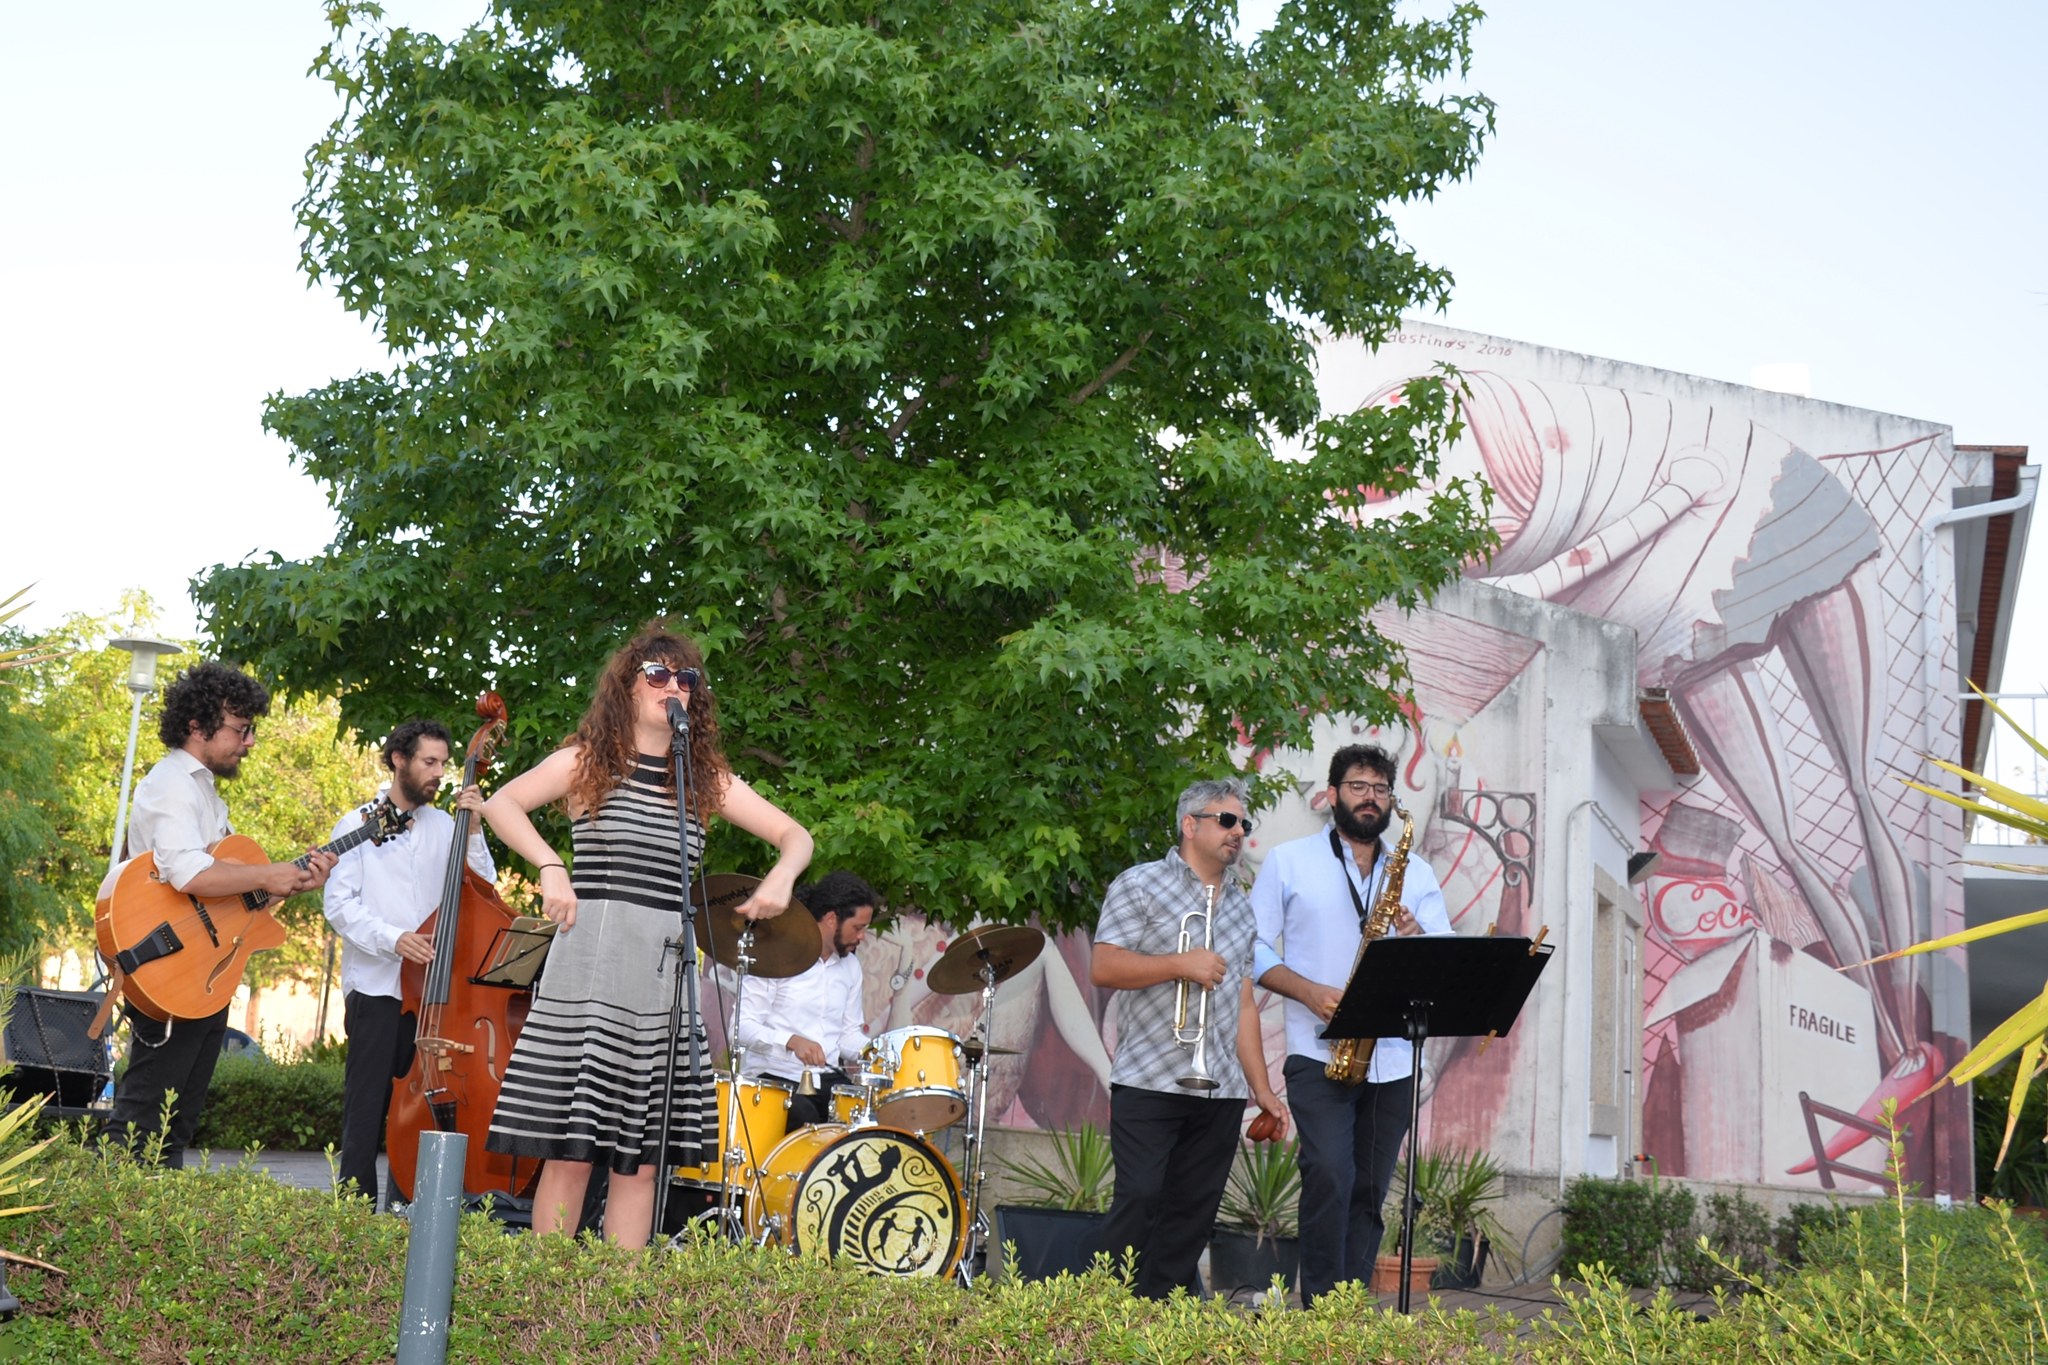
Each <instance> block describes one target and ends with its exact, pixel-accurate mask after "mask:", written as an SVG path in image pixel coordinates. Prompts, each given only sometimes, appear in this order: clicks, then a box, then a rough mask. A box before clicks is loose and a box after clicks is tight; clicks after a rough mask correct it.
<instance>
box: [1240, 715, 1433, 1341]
mask: <svg viewBox="0 0 2048 1365" xmlns="http://www.w3.org/2000/svg"><path fill="white" fill-rule="evenodd" d="M1328 801H1329V807H1330V814H1331V817H1332V827H1331V828H1330V829H1327V830H1324V831H1322V832H1320V833H1317V834H1311V835H1309V836H1307V837H1306V838H1301V839H1293V840H1289V841H1288V842H1287V843H1284V844H1279V845H1276V846H1275V847H1274V848H1272V849H1271V850H1270V851H1268V852H1267V854H1266V857H1265V860H1264V861H1263V862H1262V863H1261V864H1260V865H1259V876H1258V880H1257V881H1256V882H1255V883H1254V884H1253V886H1252V894H1251V900H1252V907H1253V912H1254V914H1255V916H1256V918H1257V921H1258V943H1257V948H1256V950H1255V952H1256V958H1257V967H1256V971H1257V980H1258V982H1259V984H1260V985H1262V986H1264V987H1265V988H1266V989H1267V990H1269V991H1272V992H1273V993H1275V994H1276V995H1279V996H1282V997H1284V998H1285V1000H1286V1005H1285V1008H1284V1011H1283V1012H1284V1015H1285V1018H1286V1021H1287V1061H1286V1062H1285V1064H1284V1065H1283V1067H1282V1073H1283V1074H1284V1076H1285V1077H1286V1081H1287V1106H1288V1108H1289V1109H1291V1110H1292V1111H1293V1112H1294V1123H1295V1127H1296V1129H1297V1130H1298V1131H1299V1132H1300V1134H1301V1301H1302V1306H1303V1307H1307V1306H1308V1305H1309V1304H1311V1303H1313V1302H1315V1300H1316V1297H1317V1296H1318V1295H1320V1294H1324V1293H1327V1292H1328V1291H1329V1290H1330V1289H1331V1287H1332V1286H1334V1285H1335V1284H1336V1283H1337V1282H1338V1281H1340V1280H1364V1281H1367V1282H1370V1281H1371V1279H1372V1263H1373V1259H1374V1257H1376V1256H1377V1255H1378V1254H1379V1249H1380V1239H1381V1237H1382V1235H1383V1234H1384V1232H1385V1231H1386V1228H1385V1223H1384V1220H1383V1218H1382V1216H1381V1207H1382V1206H1383V1205H1384V1204H1385V1203H1386V1199H1387V1186H1388V1182H1389V1181H1391V1180H1392V1179H1393V1174H1394V1163H1395V1160H1396V1158H1397V1157H1398V1156H1399V1154H1400V1151H1401V1140H1402V1138H1404V1137H1405V1136H1406V1135H1407V1132H1408V1101H1409V1096H1410V1093H1411V1091H1412V1088H1413V1087H1414V1085H1415V1083H1416V1075H1415V1059H1414V1048H1413V1047H1412V1046H1411V1045H1410V1044H1409V1043H1408V1041H1407V1040H1406V1039H1404V1038H1382V1039H1379V1040H1378V1041H1377V1043H1376V1044H1375V1046H1374V1048H1373V1052H1372V1064H1371V1067H1370V1069H1369V1070H1368V1071H1367V1072H1366V1075H1365V1078H1364V1081H1363V1083H1361V1084H1353V1083H1350V1082H1348V1081H1343V1080H1334V1079H1332V1078H1331V1077H1330V1076H1329V1075H1328V1074H1327V1073H1326V1070H1325V1068H1326V1066H1327V1065H1328V1063H1329V1061H1330V1046H1329V1044H1328V1043H1325V1042H1324V1041H1323V1040H1322V1039H1321V1038H1319V1037H1318V1036H1317V1035H1318V1034H1319V1033H1321V1032H1322V1030H1323V1026H1324V1025H1325V1024H1327V1023H1329V1021H1330V1016H1331V1015H1332V1014H1334V1013H1335V1012H1336V1009H1337V1002H1338V1001H1339V1000H1340V999H1342V998H1343V995H1344V985H1345V983H1346V982H1347V981H1349V980H1350V978H1351V971H1352V967H1353V964H1354V963H1355V962H1356V961H1357V958H1358V948H1359V942H1360V939H1361V937H1362V936H1363V932H1364V928H1365V924H1366V921H1367V919H1368V918H1369V917H1370V914H1371V911H1372V909H1373V906H1374V905H1375V904H1376V903H1377V902H1378V900H1379V898H1380V896H1381V893H1382V890H1383V888H1385V887H1386V886H1387V885H1388V879H1389V877H1390V874H1391V872H1392V869H1391V868H1390V866H1389V864H1390V863H1391V862H1392V861H1393V858H1394V856H1395V854H1397V853H1398V852H1400V850H1399V849H1398V848H1397V849H1389V848H1387V847H1386V845H1385V844H1384V842H1383V839H1384V836H1385V835H1386V832H1387V826H1388V824H1389V822H1390V821H1391V820H1392V819H1393V814H1394V760H1393V759H1392V758H1391V757H1389V756H1388V754H1387V752H1386V750H1384V749H1382V748H1380V747H1379V746H1378V745H1376V744H1352V745H1347V746H1346V747H1344V748H1342V749H1339V750H1338V751H1337V752H1336V754H1335V755H1334V756H1332V758H1331V759H1330V786H1329V791H1328ZM1399 885H1400V888H1401V890H1400V897H1399V901H1400V907H1401V909H1400V913H1399V915H1398V916H1397V917H1396V918H1395V919H1394V921H1393V925H1392V927H1391V928H1390V929H1389V932H1390V933H1408V934H1413V933H1429V934H1448V933H1450V932H1451V922H1450V917H1449V915H1448V914H1446V912H1445V910H1444V893H1443V889H1442V887H1441V886H1440V885H1439V884H1438V882H1437V878H1436V874H1435V872H1433V871H1432V870H1431V869H1430V867H1429V865H1428V864H1427V863H1425V862H1424V861H1423V860H1422V859H1420V858H1413V857H1411V858H1409V860H1408V861H1407V863H1406V865H1405V867H1404V868H1403V870H1402V872H1401V874H1400V879H1399Z"/></svg>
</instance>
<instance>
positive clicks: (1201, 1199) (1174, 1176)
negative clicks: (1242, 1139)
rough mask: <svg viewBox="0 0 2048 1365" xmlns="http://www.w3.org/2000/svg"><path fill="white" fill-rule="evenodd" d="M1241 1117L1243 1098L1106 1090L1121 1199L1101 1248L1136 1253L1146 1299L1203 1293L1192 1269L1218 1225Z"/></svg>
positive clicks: (1117, 1200) (1136, 1288)
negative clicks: (1182, 1289) (1183, 1289)
mask: <svg viewBox="0 0 2048 1365" xmlns="http://www.w3.org/2000/svg"><path fill="white" fill-rule="evenodd" d="M1243 1118H1244V1101H1243V1100H1241V1099H1229V1100H1212V1099H1203V1098H1201V1097H1200V1096H1198V1095H1169V1094H1166V1093H1165V1092H1163V1091H1159V1090H1141V1089H1139V1088H1138V1087H1136V1086H1129V1085H1113V1086H1111V1087H1110V1088H1109V1145H1110V1152H1111V1154H1112V1155H1113V1156H1114V1157H1115V1158H1116V1198H1115V1200H1114V1201H1113V1202H1112V1203H1111V1204H1110V1206H1109V1217H1108V1219H1107V1220H1106V1221H1105V1222H1104V1223H1103V1225H1102V1245H1103V1246H1104V1247H1105V1248H1107V1249H1108V1251H1109V1254H1110V1255H1111V1256H1112V1257H1116V1258H1119V1259H1120V1258H1121V1257H1122V1255H1123V1250H1124V1248H1125V1247H1130V1248H1132V1249H1133V1250H1134V1251H1136V1252H1137V1278H1136V1280H1135V1281H1134V1282H1133V1284H1132V1286H1131V1287H1132V1289H1133V1290H1134V1291H1135V1292H1137V1293H1139V1294H1141V1295H1143V1296H1144V1297H1146V1298H1148V1299H1163V1298H1165V1297H1166V1296H1167V1295H1168V1294H1170V1293H1172V1292H1173V1290H1174V1287H1175V1286H1176V1285H1180V1286H1184V1287H1186V1289H1187V1290H1188V1292H1189V1293H1191V1294H1196V1295H1199V1294H1200V1293H1201V1292H1202V1282H1201V1280H1200V1279H1199V1278H1198V1277H1197V1276H1196V1274H1195V1267H1196V1265H1197V1263H1198V1262H1200V1260H1201V1259H1202V1248H1203V1247H1205V1246H1207V1245H1209V1233H1210V1231H1211V1229H1213V1228H1214V1227H1215V1226H1216V1209H1217V1206H1218V1205H1220V1204H1221V1203H1222V1202H1223V1187H1224V1184H1225V1183H1226V1182H1227V1181H1228V1180H1229V1179H1230V1161H1231V1158H1232V1157H1234V1156H1235V1155H1236V1154H1237V1135H1238V1125H1239V1124H1240V1122H1241V1121H1242V1120H1243Z"/></svg>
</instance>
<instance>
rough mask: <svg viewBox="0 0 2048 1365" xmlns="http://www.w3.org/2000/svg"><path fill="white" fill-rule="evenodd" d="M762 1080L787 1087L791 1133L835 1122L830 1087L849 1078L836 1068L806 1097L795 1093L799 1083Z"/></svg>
mask: <svg viewBox="0 0 2048 1365" xmlns="http://www.w3.org/2000/svg"><path fill="white" fill-rule="evenodd" d="M762 1079H764V1080H770V1081H780V1082H782V1083H783V1084H784V1085H786V1086H788V1087H789V1131H790V1132H792V1133H794V1132H795V1131H796V1130H797V1129H799V1128H808V1127H809V1126H810V1125H812V1124H814V1123H835V1122H837V1120H836V1119H835V1118H834V1117H833V1114H832V1087H833V1086H835V1085H846V1084H849V1083H850V1078H849V1077H848V1076H847V1074H846V1073H845V1072H844V1071H841V1070H839V1069H838V1068H836V1067H835V1068H833V1069H832V1070H830V1071H827V1072H824V1073H822V1074H821V1075H819V1077H818V1088H817V1089H816V1090H815V1091H813V1092H812V1093H810V1094H808V1095H803V1094H799V1093H798V1092H797V1086H798V1084H799V1082H797V1081H793V1080H791V1079H790V1078H789V1077H787V1076H768V1075H765V1074H764V1075H763V1077H762ZM724 1140H725V1139H724V1137H723V1136H722V1135H721V1136H720V1138H719V1141H721V1142H723V1141H724ZM760 1155H762V1156H766V1155H767V1153H766V1152H763V1153H761V1154H760Z"/></svg>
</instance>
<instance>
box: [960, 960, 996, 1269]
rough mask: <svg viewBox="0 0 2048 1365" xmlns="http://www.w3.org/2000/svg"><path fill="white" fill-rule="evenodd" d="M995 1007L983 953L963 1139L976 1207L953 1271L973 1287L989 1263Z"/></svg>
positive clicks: (970, 1198)
mask: <svg viewBox="0 0 2048 1365" xmlns="http://www.w3.org/2000/svg"><path fill="white" fill-rule="evenodd" d="M995 1009H996V969H995V966H994V965H993V964H992V963H991V962H990V961H989V960H988V954H987V953H986V952H984V953H982V954H981V1021H980V1024H979V1029H980V1032H981V1055H980V1056H979V1057H977V1058H976V1059H975V1061H974V1065H973V1066H971V1067H969V1068H968V1075H969V1076H970V1077H971V1078H972V1079H973V1086H974V1094H973V1097H972V1098H971V1099H970V1100H969V1107H968V1113H969V1115H970V1118H969V1122H968V1125H967V1131H966V1133H965V1134H963V1135H962V1137H961V1139H960V1141H961V1145H962V1147H964V1148H965V1153H964V1156H965V1165H966V1167H967V1207H968V1208H970V1209H971V1210H973V1217H972V1218H971V1219H970V1221H969V1222H968V1225H967V1254H966V1255H964V1256H962V1257H961V1258H960V1264H959V1266H958V1267H957V1268H956V1269H955V1271H954V1274H955V1275H956V1276H958V1278H959V1280H960V1284H961V1287H962V1288H966V1287H968V1286H971V1285H972V1284H973V1283H974V1277H975V1276H976V1275H979V1274H981V1273H983V1272H984V1270H985V1269H986V1267H987V1265H988V1238H989V1222H988V1215H987V1214H985V1213H983V1212H982V1208H981V1184H982V1178H983V1171H982V1157H983V1149H984V1145H985V1142H986V1139H987V1135H988V1089H989V1084H988V1081H989V1077H988V1071H989V1056H990V1054H991V1053H992V1052H993V1050H994V1047H995Z"/></svg>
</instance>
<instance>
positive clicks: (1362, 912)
mask: <svg viewBox="0 0 2048 1365" xmlns="http://www.w3.org/2000/svg"><path fill="white" fill-rule="evenodd" d="M1385 852H1386V850H1385V849H1382V848H1381V847H1380V846H1379V843H1378V841H1377V840H1375V841H1374V843H1373V848H1372V871H1371V872H1368V873H1366V876H1367V877H1368V878H1370V877H1372V876H1373V875H1374V874H1376V873H1378V872H1379V870H1380V861H1381V855H1382V854H1383V853H1385ZM1330 854H1331V856H1332V857H1334V858H1336V860H1337V865H1338V866H1339V867H1340V868H1342V869H1343V870H1344V889H1345V890H1346V891H1349V892H1350V893H1351V907H1352V909H1354V910H1356V911H1358V927H1359V928H1360V929H1361V930H1362V929H1364V928H1365V922H1366V921H1367V920H1368V919H1370V918H1372V908H1371V907H1370V906H1368V905H1367V904H1366V903H1365V899H1364V897H1362V896H1360V895H1359V894H1358V881H1357V879H1356V878H1354V877H1353V876H1352V875H1351V869H1352V867H1353V866H1354V865H1355V863H1354V860H1353V859H1352V857H1351V856H1350V855H1349V854H1347V853H1346V852H1345V851H1344V840H1343V839H1341V838H1339V837H1338V835H1337V827H1336V826H1335V825H1332V826H1330ZM1370 884H1371V883H1370V882H1368V883H1367V885H1368V886H1370ZM1373 899H1374V900H1378V899H1379V897H1378V896H1374V897H1373Z"/></svg>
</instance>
